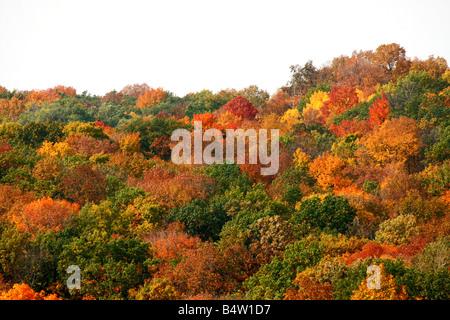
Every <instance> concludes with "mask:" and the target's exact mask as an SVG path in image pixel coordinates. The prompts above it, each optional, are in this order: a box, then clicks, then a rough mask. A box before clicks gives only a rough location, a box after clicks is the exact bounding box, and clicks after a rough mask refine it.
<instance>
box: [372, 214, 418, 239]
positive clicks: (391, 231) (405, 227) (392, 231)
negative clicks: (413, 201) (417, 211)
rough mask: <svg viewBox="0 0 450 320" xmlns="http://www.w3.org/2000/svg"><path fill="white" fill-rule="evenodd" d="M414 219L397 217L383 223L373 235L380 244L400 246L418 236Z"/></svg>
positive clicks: (412, 217) (408, 216)
mask: <svg viewBox="0 0 450 320" xmlns="http://www.w3.org/2000/svg"><path fill="white" fill-rule="evenodd" d="M418 231H419V230H418V227H417V222H416V218H415V217H414V216H413V215H399V216H398V217H397V218H394V219H390V220H386V221H383V222H382V223H381V224H380V226H379V229H378V231H377V232H376V233H375V240H376V241H377V242H380V243H387V244H394V245H402V244H407V243H408V242H409V240H410V238H411V237H413V236H415V235H417V234H418Z"/></svg>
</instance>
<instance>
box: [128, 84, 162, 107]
mask: <svg viewBox="0 0 450 320" xmlns="http://www.w3.org/2000/svg"><path fill="white" fill-rule="evenodd" d="M166 96H167V94H166V92H165V91H164V89H163V88H157V89H153V88H152V89H148V90H145V93H143V94H141V95H140V96H139V97H138V101H137V103H136V105H135V108H140V109H144V108H151V107H153V106H154V105H157V104H158V103H160V102H161V101H163V100H164V98H166Z"/></svg>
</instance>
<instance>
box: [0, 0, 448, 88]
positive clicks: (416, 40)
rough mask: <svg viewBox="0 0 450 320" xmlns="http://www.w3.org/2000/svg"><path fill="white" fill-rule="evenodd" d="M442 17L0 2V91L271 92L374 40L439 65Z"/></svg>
mask: <svg viewBox="0 0 450 320" xmlns="http://www.w3.org/2000/svg"><path fill="white" fill-rule="evenodd" d="M449 13H450V1H449V0H442V1H440V0H423V1H412V0H405V1H392V0H391V1H387V0H386V1H363V0H359V1H347V0H335V1H320V0H310V1H284V0H276V1H264V0H259V1H248V0H238V1H235V0H226V1H216V0H184V1H182V0H180V1H176V0H165V1H135V0H125V1H112V0H109V1H106V0H105V1H103V0H102V1H100V0H87V1H84V0H70V1H69V0H54V1H50V0H43V1H42V0H34V1H24V0H19V1H18V0H0V85H2V86H4V87H6V88H8V89H9V90H12V89H18V90H31V89H46V88H50V87H53V86H55V85H58V84H61V85H66V86H73V87H74V88H75V89H77V92H79V93H81V92H82V91H84V90H87V91H88V92H89V93H91V94H97V95H103V94H105V93H106V92H109V91H111V90H114V89H116V90H121V89H122V88H123V87H124V86H125V85H127V84H134V83H143V82H146V83H148V84H149V85H150V86H151V87H155V88H156V87H163V88H164V89H166V90H169V91H172V92H174V93H175V94H176V95H178V96H183V95H185V94H186V93H189V92H197V91H200V90H202V89H210V90H212V91H214V92H217V91H218V90H220V89H225V88H235V89H237V90H239V89H243V88H245V87H247V86H249V85H252V84H256V85H257V86H259V87H260V88H261V89H265V90H267V91H268V92H269V93H270V94H273V93H275V92H276V90H277V89H278V88H279V87H281V86H283V85H285V84H286V82H287V81H288V79H289V75H290V73H289V66H290V65H292V64H302V65H303V64H304V63H306V62H307V61H308V60H309V59H311V60H313V62H314V64H315V65H316V66H320V65H322V64H324V63H326V62H327V61H330V60H331V59H332V58H334V57H337V56H339V55H342V54H345V55H350V54H351V53H352V51H353V50H360V49H362V50H368V49H372V50H375V49H376V48H377V47H378V46H379V45H380V44H383V43H386V44H387V43H392V42H397V43H399V44H400V45H401V46H403V47H404V48H405V49H406V54H407V56H409V57H419V58H421V59H426V58H427V57H428V56H429V55H432V54H434V56H435V57H436V56H441V57H444V58H445V59H447V61H448V62H449V63H450V40H449V39H450V37H449V34H450V18H449Z"/></svg>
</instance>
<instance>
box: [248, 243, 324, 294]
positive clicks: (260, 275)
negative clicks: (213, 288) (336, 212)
mask: <svg viewBox="0 0 450 320" xmlns="http://www.w3.org/2000/svg"><path fill="white" fill-rule="evenodd" d="M322 252H323V245H322V244H321V243H319V242H316V241H312V242H310V243H308V242H307V241H305V240H300V241H296V242H294V243H292V244H290V245H288V246H287V247H286V250H285V252H284V255H283V258H282V259H281V258H279V257H278V256H275V257H274V258H273V259H272V261H271V262H270V263H269V264H265V265H263V266H261V268H260V269H259V271H258V272H257V273H255V274H254V275H252V276H251V277H249V278H247V279H246V280H245V282H244V288H246V289H247V290H248V291H247V292H246V297H247V298H248V299H282V298H283V297H284V295H285V293H286V289H287V288H290V287H292V281H293V280H294V279H295V276H296V275H297V273H300V272H302V271H304V270H305V269H306V268H308V267H313V266H315V265H316V264H317V263H319V261H320V260H321V259H322Z"/></svg>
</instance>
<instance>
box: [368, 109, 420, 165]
mask: <svg viewBox="0 0 450 320" xmlns="http://www.w3.org/2000/svg"><path fill="white" fill-rule="evenodd" d="M362 143H363V144H364V146H365V147H366V150H367V152H368V153H369V154H370V155H371V156H372V157H373V158H374V159H375V160H376V161H377V162H378V163H380V164H382V165H383V164H386V163H388V162H392V161H396V162H404V161H406V160H408V158H410V157H413V156H415V155H417V154H418V153H419V151H420V145H421V143H420V139H419V129H418V126H417V124H416V122H415V121H414V120H413V119H410V118H406V117H401V118H393V119H389V120H386V121H385V122H383V124H382V125H381V126H380V127H379V128H378V129H377V130H375V131H374V132H373V133H372V134H371V135H368V136H367V137H365V139H364V140H363V141H362Z"/></svg>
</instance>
